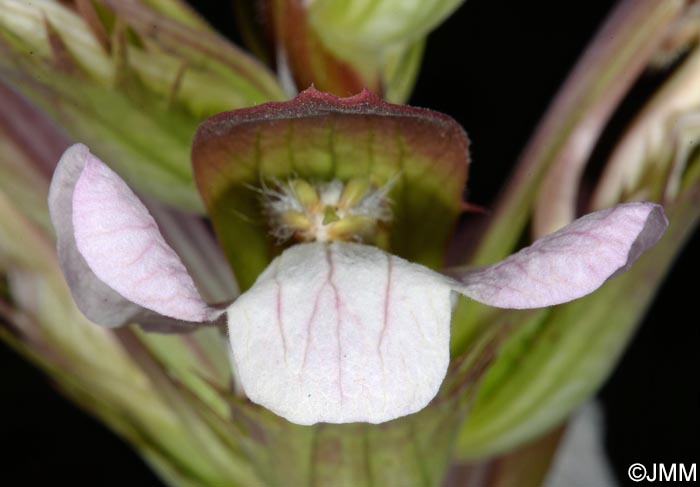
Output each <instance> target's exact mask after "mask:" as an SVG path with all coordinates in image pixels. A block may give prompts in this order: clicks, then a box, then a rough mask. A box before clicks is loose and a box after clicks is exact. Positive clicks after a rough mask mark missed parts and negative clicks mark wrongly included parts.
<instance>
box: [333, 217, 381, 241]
mask: <svg viewBox="0 0 700 487" xmlns="http://www.w3.org/2000/svg"><path fill="white" fill-rule="evenodd" d="M376 225H377V221H376V220H375V219H373V218H368V217H366V216H364V215H349V216H346V217H345V218H342V219H341V220H338V221H337V222H335V223H333V224H332V225H330V226H329V227H328V236H329V237H330V239H331V240H333V239H338V240H348V239H354V238H357V237H361V236H363V235H367V234H369V233H370V232H372V231H373V230H374V229H375V227H376Z"/></svg>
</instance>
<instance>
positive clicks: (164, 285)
mask: <svg viewBox="0 0 700 487" xmlns="http://www.w3.org/2000/svg"><path fill="white" fill-rule="evenodd" d="M49 208H50V211H51V219H52V222H53V224H54V228H55V229H56V236H57V244H58V254H59V262H60V264H61V267H62V269H63V271H64V274H65V275H66V280H67V281H68V284H69V286H70V287H71V292H72V293H73V296H74V297H75V299H76V302H77V303H78V306H79V307H80V309H81V310H82V311H83V313H85V315H86V316H87V317H88V318H90V319H91V320H93V321H95V322H96V323H99V324H103V325H106V326H121V325H124V324H127V323H128V322H131V321H138V322H139V323H140V324H142V325H146V326H147V327H148V328H149V329H153V330H157V331H184V330H186V329H192V325H193V324H194V323H197V322H203V321H211V320H214V319H216V318H217V317H218V316H219V315H221V313H222V311H220V310H217V309H214V308H212V307H210V306H208V305H207V304H206V303H205V302H204V301H203V300H202V298H201V296H200V295H199V292H198V291H197V289H196V287H195V285H194V282H193V281H192V278H191V277H190V275H189V274H188V273H187V270H186V268H185V266H184V265H183V263H182V261H181V260H180V258H179V257H178V256H177V254H176V253H175V252H174V251H173V250H172V248H170V246H169V245H168V244H167V243H166V242H165V240H164V238H163V236H162V235H161V233H160V231H159V229H158V226H157V224H156V222H155V220H154V219H153V218H152V217H151V215H150V213H149V212H148V210H147V209H146V207H145V206H144V205H143V203H142V202H141V201H140V200H139V199H138V197H137V196H136V195H135V194H134V193H133V191H131V189H129V187H128V186H127V185H126V183H125V182H124V181H122V179H121V178H120V177H119V176H118V175H117V174H116V173H114V172H113V171H112V170H111V169H109V168H108V167H107V166H106V165H105V164H104V163H102V162H101V161H100V160H99V159H98V158H96V157H95V156H93V155H92V154H91V153H90V151H89V150H88V148H87V147H85V146H84V145H82V144H76V145H74V146H72V147H70V148H68V149H67V150H66V152H65V153H64V155H63V156H62V157H61V160H60V161H59V163H58V166H57V169H56V172H55V173H54V177H53V180H52V184H51V191H50V194H49Z"/></svg>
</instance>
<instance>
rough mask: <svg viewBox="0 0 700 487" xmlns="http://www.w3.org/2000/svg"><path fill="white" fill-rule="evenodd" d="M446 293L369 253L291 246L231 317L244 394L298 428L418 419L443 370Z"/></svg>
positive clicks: (426, 277) (346, 247)
mask: <svg viewBox="0 0 700 487" xmlns="http://www.w3.org/2000/svg"><path fill="white" fill-rule="evenodd" d="M450 294H451V290H450V288H449V286H448V285H447V284H446V281H445V279H444V278H442V277H441V276H440V275H438V274H436V273H434V272H432V271H430V270H428V269H426V268H424V267H422V266H419V265H416V264H411V263H409V262H407V261H405V260H403V259H401V258H399V257H396V256H392V255H390V254H387V253H386V252H384V251H382V250H380V249H378V248H376V247H371V246H366V245H361V244H355V243H347V242H334V243H331V244H323V243H308V244H300V245H296V246H294V247H291V248H289V249H287V250H286V251H285V252H284V253H283V254H282V255H281V256H279V257H278V258H277V259H276V260H275V261H273V262H272V263H271V264H270V266H269V267H268V269H267V270H266V271H265V272H264V273H263V274H262V275H261V276H260V277H259V278H258V280H257V282H256V283H255V285H254V286H253V287H252V288H251V289H250V290H248V291H247V292H246V293H245V294H244V295H243V296H241V297H240V298H239V299H238V300H237V301H236V302H235V303H234V304H232V305H231V306H230V307H229V309H228V323H229V332H230V336H231V342H232V347H233V358H234V361H235V366H236V367H237V370H238V372H239V374H240V378H241V382H242V384H243V388H244V389H245V392H246V394H247V395H248V397H249V398H250V399H251V400H252V401H254V402H256V403H259V404H261V405H263V406H265V407H267V408H268V409H270V410H272V411H273V412H275V413H277V414H279V415H280V416H283V417H285V418H286V419H288V420H289V421H292V422H294V423H298V424H306V425H308V424H314V423H318V422H329V423H348V422H356V421H363V422H370V423H380V422H384V421H389V420H391V419H394V418H398V417H400V416H404V415H407V414H411V413H413V412H416V411H419V410H420V409H422V408H423V407H425V406H426V405H427V404H428V402H430V400H431V399H432V398H433V397H434V396H435V394H436V393H437V391H438V389H439V387H440V384H441V382H442V380H443V378H444V376H445V373H446V371H447V366H448V363H449V327H450V314H451V303H450Z"/></svg>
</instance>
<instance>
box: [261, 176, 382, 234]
mask: <svg viewBox="0 0 700 487" xmlns="http://www.w3.org/2000/svg"><path fill="white" fill-rule="evenodd" d="M390 186H391V185H390V184H387V185H384V186H382V187H381V188H376V187H373V186H372V185H371V184H370V183H369V181H368V180H367V179H366V178H353V179H350V180H349V181H347V182H345V183H343V182H341V181H338V180H333V181H325V182H320V183H315V184H311V183H309V182H307V181H305V180H303V179H293V180H290V181H288V182H285V183H277V184H276V185H275V187H274V188H267V187H266V188H264V189H263V197H264V202H263V203H264V209H265V212H266V214H267V215H268V217H269V218H270V226H271V232H272V234H273V235H274V236H275V237H276V238H277V239H278V240H280V241H285V240H287V239H289V238H292V237H294V238H296V239H297V240H300V241H304V242H310V241H319V242H328V241H333V240H353V241H359V242H363V241H366V240H367V239H370V238H373V237H374V236H375V235H376V232H377V231H378V229H379V226H380V224H381V223H383V222H384V223H386V222H389V221H390V220H391V208H390V201H389V199H388V198H387V193H388V192H389V189H390Z"/></svg>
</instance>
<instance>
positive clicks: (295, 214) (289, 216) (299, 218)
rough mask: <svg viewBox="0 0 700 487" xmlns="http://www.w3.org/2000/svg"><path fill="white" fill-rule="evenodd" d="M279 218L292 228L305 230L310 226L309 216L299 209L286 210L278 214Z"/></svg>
mask: <svg viewBox="0 0 700 487" xmlns="http://www.w3.org/2000/svg"><path fill="white" fill-rule="evenodd" d="M280 220H281V222H282V223H283V224H284V225H287V226H288V227H289V228H292V229H294V230H307V229H308V228H309V227H310V226H311V222H310V221H309V217H308V216H306V214H305V213H302V212H301V211H295V210H287V211H285V212H284V213H282V214H281V215H280Z"/></svg>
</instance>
